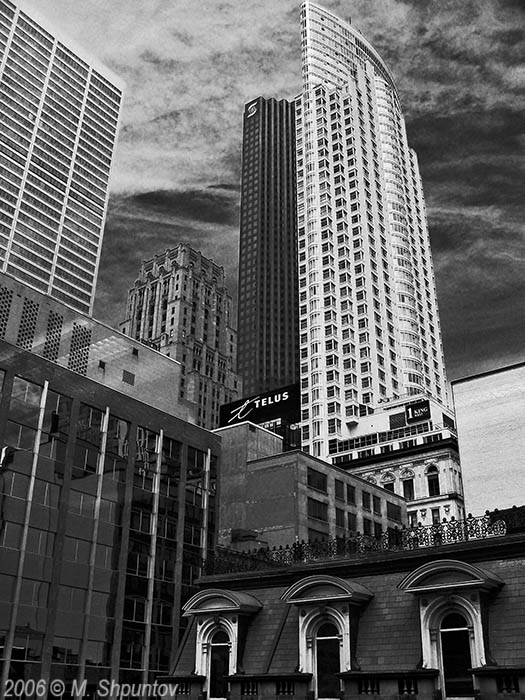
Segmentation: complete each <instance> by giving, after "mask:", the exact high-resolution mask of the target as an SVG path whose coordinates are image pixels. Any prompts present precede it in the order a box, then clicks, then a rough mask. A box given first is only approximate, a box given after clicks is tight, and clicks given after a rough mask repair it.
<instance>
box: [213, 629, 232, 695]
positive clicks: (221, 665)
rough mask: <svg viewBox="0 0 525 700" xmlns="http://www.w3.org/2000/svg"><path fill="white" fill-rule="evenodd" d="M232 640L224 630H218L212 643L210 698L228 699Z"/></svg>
mask: <svg viewBox="0 0 525 700" xmlns="http://www.w3.org/2000/svg"><path fill="white" fill-rule="evenodd" d="M230 646H231V645H230V638H229V637H228V635H227V634H226V632H225V631H224V630H223V629H219V630H217V631H216V632H215V633H214V634H213V636H212V637H211V641H210V671H209V697H210V700H211V698H226V697H227V696H228V680H227V677H228V675H229V668H230Z"/></svg>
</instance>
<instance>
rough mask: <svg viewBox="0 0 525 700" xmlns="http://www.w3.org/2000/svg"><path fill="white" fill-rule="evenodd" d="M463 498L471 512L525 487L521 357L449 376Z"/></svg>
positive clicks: (510, 500)
mask: <svg viewBox="0 0 525 700" xmlns="http://www.w3.org/2000/svg"><path fill="white" fill-rule="evenodd" d="M452 393H453V396H454V407H455V410H456V416H457V425H458V440H459V455H460V457H461V466H462V470H463V478H464V482H465V502H466V505H467V509H468V510H471V511H472V512H473V513H474V515H481V514H482V513H484V512H485V511H486V510H487V509H489V508H492V507H495V508H499V509H502V508H510V507H512V506H513V505H515V504H516V501H517V499H519V494H522V493H524V492H525V470H524V469H523V455H524V454H525V363H524V362H521V363H518V364H515V365H509V366H507V367H500V368H498V369H494V370H492V371H489V372H483V373H482V374H477V375H474V376H471V377H465V378H463V379H458V380H456V381H454V382H452Z"/></svg>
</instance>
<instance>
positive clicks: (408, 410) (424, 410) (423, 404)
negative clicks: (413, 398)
mask: <svg viewBox="0 0 525 700" xmlns="http://www.w3.org/2000/svg"><path fill="white" fill-rule="evenodd" d="M405 415H406V420H407V424H408V425H410V424H411V423H421V422H422V421H425V420H430V402H429V401H426V400H425V401H418V402H417V403H411V404H410V405H408V406H405Z"/></svg>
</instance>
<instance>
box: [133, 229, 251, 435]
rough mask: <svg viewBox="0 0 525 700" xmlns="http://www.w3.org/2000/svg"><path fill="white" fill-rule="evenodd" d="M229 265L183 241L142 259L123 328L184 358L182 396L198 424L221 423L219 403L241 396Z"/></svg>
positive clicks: (157, 347)
mask: <svg viewBox="0 0 525 700" xmlns="http://www.w3.org/2000/svg"><path fill="white" fill-rule="evenodd" d="M231 314H232V298H231V296H230V293H229V292H228V289H227V288H226V287H225V285H224V269H223V268H222V267H220V266H219V265H216V264H215V263H214V262H213V260H210V259H209V258H205V257H204V256H203V255H202V254H201V253H200V252H198V251H196V250H193V248H191V247H190V246H189V245H186V244H182V243H181V244H179V245H178V246H176V247H175V248H170V249H168V250H165V251H164V252H162V253H160V254H158V255H155V257H153V258H151V259H150V260H145V261H144V262H143V263H142V267H141V270H140V274H139V278H138V280H137V281H136V282H135V286H134V287H133V288H132V289H131V290H130V291H129V295H128V305H127V310H126V319H125V320H124V321H123V322H122V323H121V324H120V330H121V331H122V332H123V333H125V334H126V335H129V336H131V337H132V338H135V339H136V340H140V341H141V342H143V343H145V344H146V345H150V346H151V347H154V348H155V349H157V350H159V351H160V352H161V353H163V354H164V355H169V356H170V357H172V358H173V359H175V360H177V361H178V362H180V363H181V365H182V367H181V378H180V384H179V387H178V390H179V398H180V399H185V400H187V401H190V402H193V403H194V404H196V408H197V411H196V413H197V424H198V425H201V426H203V427H205V428H209V429H212V428H216V427H218V425H219V406H220V405H221V404H223V403H228V402H229V401H233V400H234V399H236V398H237V396H238V392H239V391H240V383H239V381H238V376H237V374H236V373H235V371H234V370H235V364H236V350H237V342H236V341H237V338H236V333H235V331H234V329H233V327H232V325H231Z"/></svg>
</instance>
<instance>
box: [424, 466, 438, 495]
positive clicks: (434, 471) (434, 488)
mask: <svg viewBox="0 0 525 700" xmlns="http://www.w3.org/2000/svg"><path fill="white" fill-rule="evenodd" d="M427 482H428V495H429V496H439V494H440V490H439V473H438V468H437V467H429V468H428V469H427Z"/></svg>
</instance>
